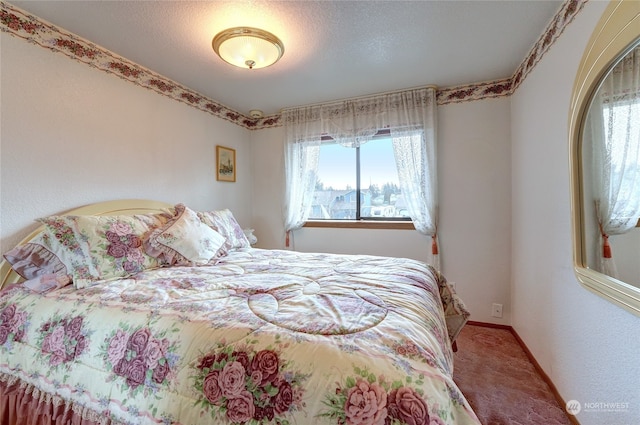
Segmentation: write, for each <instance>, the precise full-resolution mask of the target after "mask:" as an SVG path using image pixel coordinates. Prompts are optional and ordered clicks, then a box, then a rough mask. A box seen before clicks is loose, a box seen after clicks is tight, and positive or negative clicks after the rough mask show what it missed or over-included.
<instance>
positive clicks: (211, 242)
mask: <svg viewBox="0 0 640 425" xmlns="http://www.w3.org/2000/svg"><path fill="white" fill-rule="evenodd" d="M175 210H176V217H174V218H173V219H172V220H170V221H169V222H167V224H165V225H164V226H162V227H160V228H158V229H156V230H154V231H152V232H151V234H150V235H149V238H148V239H147V240H146V241H145V250H146V252H147V254H151V255H157V254H158V253H161V254H162V257H159V259H160V261H161V262H163V263H164V264H167V265H182V266H191V265H204V264H207V263H208V262H209V261H210V260H211V259H212V258H215V257H220V256H222V255H224V254H226V251H225V250H224V248H223V245H224V243H225V242H226V240H225V238H224V236H222V235H220V234H219V233H218V232H216V231H215V230H213V229H212V228H210V227H209V226H207V225H205V224H204V223H203V222H201V221H200V219H199V218H198V215H197V214H196V213H195V212H194V211H193V210H191V209H189V208H187V207H185V206H184V205H183V204H178V205H176V206H175Z"/></svg>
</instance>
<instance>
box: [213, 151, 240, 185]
mask: <svg viewBox="0 0 640 425" xmlns="http://www.w3.org/2000/svg"><path fill="white" fill-rule="evenodd" d="M216 178H217V179H218V180H220V181H223V182H234V181H236V150H235V149H231V148H225V147H224V146H220V145H218V146H216Z"/></svg>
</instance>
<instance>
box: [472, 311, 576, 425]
mask: <svg viewBox="0 0 640 425" xmlns="http://www.w3.org/2000/svg"><path fill="white" fill-rule="evenodd" d="M467 324H468V325H471V326H483V327H485V328H495V329H505V330H508V331H509V332H511V334H512V335H513V337H514V338H515V339H516V341H518V344H520V347H522V350H523V351H524V353H525V354H526V355H527V357H528V358H529V361H531V364H532V365H533V367H534V368H535V369H536V370H537V371H538V373H539V374H540V376H541V377H542V380H543V381H544V382H546V383H547V385H548V386H549V389H550V390H551V393H552V394H553V396H554V397H555V399H556V400H557V401H558V403H559V404H560V407H564V406H566V405H567V402H566V401H565V400H564V399H563V398H562V396H561V395H560V393H559V392H558V389H557V388H556V386H555V385H554V384H553V382H552V381H551V379H550V378H549V376H548V375H547V374H546V373H545V371H544V370H543V369H542V367H540V363H538V361H537V360H536V358H535V357H533V354H531V351H530V350H529V347H527V345H526V344H525V343H524V341H523V340H522V338H520V335H518V333H517V332H516V331H515V329H513V327H511V326H509V325H500V324H497V323H485V322H474V321H468V322H467ZM567 417H568V418H569V422H571V423H572V425H580V422H578V419H577V418H576V417H575V416H574V415H569V414H568V415H567Z"/></svg>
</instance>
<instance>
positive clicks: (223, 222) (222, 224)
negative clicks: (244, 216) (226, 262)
mask: <svg viewBox="0 0 640 425" xmlns="http://www.w3.org/2000/svg"><path fill="white" fill-rule="evenodd" d="M197 214H198V217H199V218H200V220H201V221H202V222H203V223H204V224H206V225H207V226H209V227H211V228H212V229H213V230H215V231H216V232H218V233H220V234H221V235H222V236H224V238H225V239H226V242H225V244H224V249H225V250H226V251H227V252H230V251H233V250H236V249H240V248H249V247H250V246H251V244H250V243H249V240H248V239H247V236H246V235H245V234H244V231H243V230H242V227H240V225H239V224H238V222H237V221H236V219H235V217H234V216H233V213H232V212H231V211H230V210H228V209H224V210H218V211H204V212H203V211H198V212H197Z"/></svg>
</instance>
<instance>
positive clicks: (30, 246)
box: [4, 231, 68, 280]
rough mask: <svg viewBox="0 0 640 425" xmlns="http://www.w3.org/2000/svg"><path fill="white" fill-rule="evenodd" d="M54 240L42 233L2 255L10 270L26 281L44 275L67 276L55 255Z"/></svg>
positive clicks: (64, 268) (60, 261)
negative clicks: (9, 265)
mask: <svg viewBox="0 0 640 425" xmlns="http://www.w3.org/2000/svg"><path fill="white" fill-rule="evenodd" d="M56 244H57V240H56V238H54V237H52V236H51V235H50V234H49V233H48V232H45V231H43V232H42V233H40V234H39V235H38V236H36V237H35V238H33V239H31V240H30V241H29V242H26V243H24V244H22V245H19V246H17V247H15V248H13V249H12V250H11V251H9V252H6V253H5V254H4V258H5V259H6V260H7V262H8V263H9V264H11V268H13V270H14V271H15V272H16V273H18V274H19V275H20V276H22V277H23V278H25V279H26V280H29V279H34V278H36V277H38V276H42V275H45V274H57V275H67V274H68V271H67V266H65V264H64V263H63V261H62V259H61V258H60V257H59V256H58V255H59V254H56V250H58V251H60V250H59V249H56V248H55V247H54V246H55V245H56Z"/></svg>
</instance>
